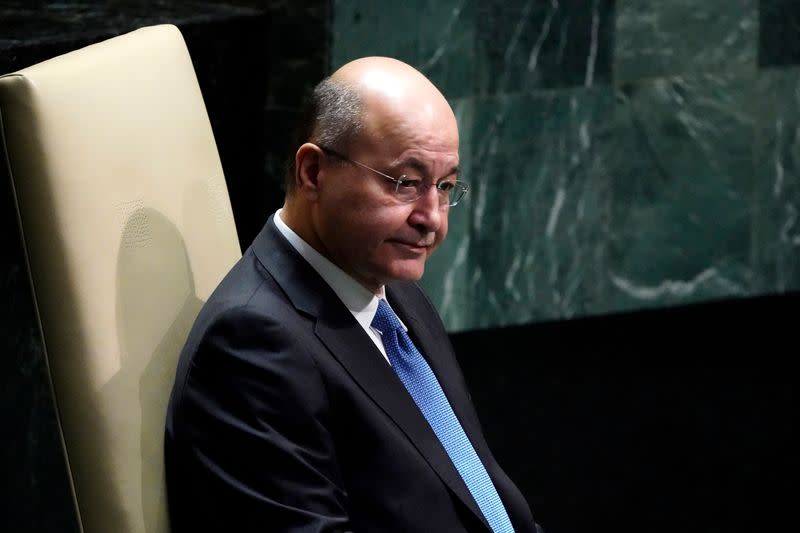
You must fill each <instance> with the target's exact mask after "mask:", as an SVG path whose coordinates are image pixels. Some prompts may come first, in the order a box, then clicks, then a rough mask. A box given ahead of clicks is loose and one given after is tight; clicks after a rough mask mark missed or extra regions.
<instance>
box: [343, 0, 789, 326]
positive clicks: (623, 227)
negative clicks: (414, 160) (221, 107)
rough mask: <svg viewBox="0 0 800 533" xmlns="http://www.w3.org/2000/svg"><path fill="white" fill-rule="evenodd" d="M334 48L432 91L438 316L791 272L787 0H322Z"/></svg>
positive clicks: (566, 312) (623, 299)
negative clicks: (454, 167)
mask: <svg viewBox="0 0 800 533" xmlns="http://www.w3.org/2000/svg"><path fill="white" fill-rule="evenodd" d="M333 17H334V18H333V20H334V22H333V38H332V58H333V61H332V63H333V67H337V66H338V65H340V64H342V63H344V62H346V61H348V60H350V59H352V58H355V57H358V56H363V55H373V54H379V55H390V56H394V57H398V58H400V59H403V60H405V61H408V62H409V63H411V64H413V65H415V66H416V67H417V68H419V69H420V70H422V71H423V72H424V73H426V74H427V75H428V76H429V77H430V78H431V79H432V80H433V81H434V82H435V83H436V84H437V85H438V86H439V87H440V88H441V89H442V91H443V92H444V93H445V95H446V96H447V97H448V99H449V100H450V102H451V103H452V105H453V108H454V109H455V111H456V115H457V118H458V121H459V126H460V129H461V134H462V139H461V159H462V168H463V169H464V171H463V177H464V179H465V180H467V181H469V182H470V183H471V184H472V187H473V189H472V192H471V193H470V196H469V197H468V200H467V201H465V202H464V203H463V204H461V205H459V206H458V207H456V208H455V209H454V210H453V211H451V234H450V237H449V240H448V241H447V242H446V244H445V245H444V246H443V248H442V250H441V251H440V252H439V253H438V254H437V256H435V257H434V258H433V259H432V260H431V263H430V264H429V267H428V269H427V271H426V274H425V277H424V278H423V285H424V286H425V287H426V289H427V290H428V292H429V294H430V295H431V296H432V298H433V300H434V302H435V303H436V305H437V306H438V307H439V309H440V310H441V312H442V313H443V316H444V318H445V321H446V323H447V325H448V327H449V328H450V329H451V330H453V331H459V330H469V329H477V328H486V327H497V326H505V325H514V324H523V323H530V322H537V321H546V320H552V319H563V318H570V317H577V316H586V315H598V314H605V313H612V312H618V311H630V310H637V309H645V308H656V307H665V306H673V305H679V304H685V303H692V302H699V301H707V300H716V299H724V298H738V297H746V296H751V295H758V294H767V293H780V292H785V291H791V290H797V289H800V135H799V134H798V132H800V129H799V128H800V67H797V66H794V65H796V64H799V63H800V32H797V31H796V28H797V27H798V26H800V2H796V1H794V0H761V1H760V2H759V1H758V0H669V1H666V0H636V1H622V0H617V1H614V0H549V1H547V0H488V1H479V0H409V1H405V2H374V1H368V0H348V1H346V0H334V2H333Z"/></svg>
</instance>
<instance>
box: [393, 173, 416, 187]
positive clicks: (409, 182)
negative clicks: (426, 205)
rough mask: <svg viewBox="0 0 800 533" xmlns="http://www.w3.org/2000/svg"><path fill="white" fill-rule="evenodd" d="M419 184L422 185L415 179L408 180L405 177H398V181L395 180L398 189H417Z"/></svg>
mask: <svg viewBox="0 0 800 533" xmlns="http://www.w3.org/2000/svg"><path fill="white" fill-rule="evenodd" d="M420 184H422V180H420V179H417V178H409V177H408V176H406V175H402V176H400V179H398V180H397V186H398V188H405V189H419V187H420Z"/></svg>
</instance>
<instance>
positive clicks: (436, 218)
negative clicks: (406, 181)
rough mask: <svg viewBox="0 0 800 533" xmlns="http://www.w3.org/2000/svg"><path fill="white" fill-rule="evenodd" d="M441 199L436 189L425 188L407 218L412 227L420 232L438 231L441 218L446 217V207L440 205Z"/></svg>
mask: <svg viewBox="0 0 800 533" xmlns="http://www.w3.org/2000/svg"><path fill="white" fill-rule="evenodd" d="M440 202H441V197H440V196H439V191H438V189H437V188H436V187H430V186H429V187H427V188H426V189H425V192H424V193H423V194H422V196H420V197H419V198H417V200H416V201H415V202H414V210H413V211H412V212H411V215H410V216H409V222H410V223H411V225H412V226H415V227H417V228H419V229H420V230H421V231H423V232H425V233H427V232H432V231H433V232H435V231H439V228H440V227H441V225H442V217H446V216H447V211H448V210H447V205H445V206H442V205H441V203H440Z"/></svg>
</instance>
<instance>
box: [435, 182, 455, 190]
mask: <svg viewBox="0 0 800 533" xmlns="http://www.w3.org/2000/svg"><path fill="white" fill-rule="evenodd" d="M455 186H456V182H454V181H440V182H439V183H437V184H436V188H437V189H439V190H440V191H441V192H450V191H452V190H453V189H454V188H455Z"/></svg>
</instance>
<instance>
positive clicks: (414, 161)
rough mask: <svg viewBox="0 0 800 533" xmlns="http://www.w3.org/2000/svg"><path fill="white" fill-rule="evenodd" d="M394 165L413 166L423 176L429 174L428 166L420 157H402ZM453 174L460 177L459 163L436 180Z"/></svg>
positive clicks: (396, 167)
mask: <svg viewBox="0 0 800 533" xmlns="http://www.w3.org/2000/svg"><path fill="white" fill-rule="evenodd" d="M392 167H394V168H395V169H400V168H402V167H411V168H413V169H414V170H416V171H417V172H419V173H420V174H422V175H423V176H427V175H428V167H427V166H426V165H425V163H423V162H422V161H421V160H420V159H418V158H416V157H414V156H411V157H408V158H406V159H401V160H400V161H398V162H397V163H396V164H394V165H392ZM453 174H455V175H456V177H458V165H456V166H454V167H453V168H451V169H450V171H449V172H447V173H446V174H445V175H444V176H442V177H440V178H437V179H436V180H435V181H439V180H443V179H444V178H447V177H448V176H452V175H453Z"/></svg>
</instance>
